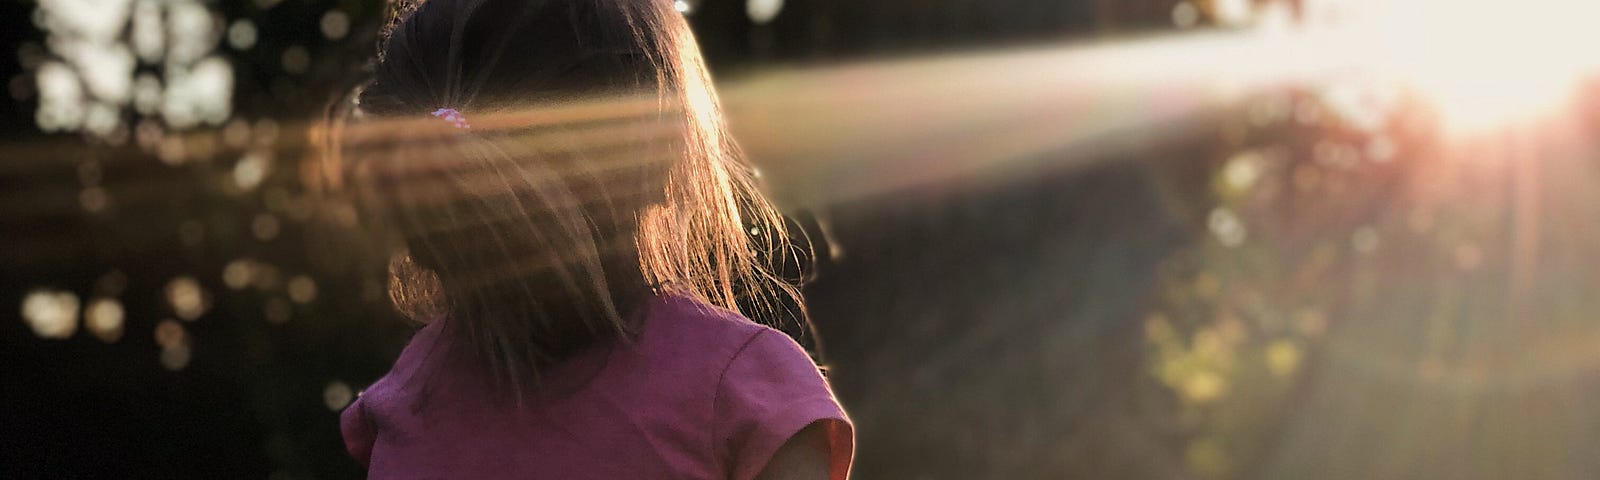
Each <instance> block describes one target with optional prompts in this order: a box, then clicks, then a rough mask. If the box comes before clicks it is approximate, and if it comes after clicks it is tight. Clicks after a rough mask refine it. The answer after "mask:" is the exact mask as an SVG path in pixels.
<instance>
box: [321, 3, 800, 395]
mask: <svg viewBox="0 0 1600 480" xmlns="http://www.w3.org/2000/svg"><path fill="white" fill-rule="evenodd" d="M402 10H403V11H404V14H403V16H402V17H400V18H398V19H397V21H396V22H395V23H394V24H393V26H392V30H391V31H390V32H389V34H388V35H387V38H386V40H385V41H384V42H383V46H382V48H381V56H380V60H379V61H378V63H377V64H376V67H375V70H374V75H373V81H372V82H371V83H370V84H369V85H368V86H366V87H365V88H364V89H363V90H362V91H361V92H360V93H359V95H358V101H359V107H358V109H357V111H356V116H357V117H359V118H356V119H353V120H352V121H351V122H350V124H351V126H350V127H349V128H347V129H345V131H344V132H343V133H341V134H340V135H339V136H340V137H341V144H342V147H341V149H340V151H341V152H342V157H343V159H344V164H345V165H347V166H348V168H349V169H350V173H351V175H352V178H354V179H356V180H357V182H356V184H357V185H358V186H359V188H358V191H359V192H360V197H361V198H362V199H363V200H364V201H363V202H362V204H363V205H365V206H366V207H367V208H366V210H368V211H369V212H370V213H372V215H371V217H372V218H374V219H378V220H383V221H385V223H386V224H388V225H389V226H390V227H392V230H394V231H395V232H397V233H398V234H399V237H400V238H401V239H402V240H403V243H404V247H405V248H406V252H405V253H404V254H402V255H400V256H397V257H396V261H395V262H394V263H393V264H392V266H391V288H390V290H391V291H390V293H391V295H390V296H391V298H392V299H393V300H394V301H395V304H396V306H397V307H399V308H400V309H401V310H402V311H403V312H406V313H407V314H408V315H411V316H413V317H414V318H417V319H418V320H419V321H427V320H429V319H430V318H431V317H435V316H437V317H441V318H447V319H448V321H447V325H448V327H449V328H446V329H444V330H443V332H444V333H442V335H447V336H449V337H450V338H449V339H448V341H449V342H450V344H452V345H456V346H464V347H466V348H467V351H468V352H470V353H472V357H473V358H475V359H476V360H477V361H479V362H481V364H482V365H483V366H484V367H485V368H486V369H487V370H489V371H491V372H493V374H494V376H495V377H496V378H498V379H500V380H502V381H503V383H504V384H505V385H507V386H509V387H510V388H511V390H513V391H524V390H526V389H527V388H528V387H529V386H530V385H531V384H530V383H528V382H529V381H530V380H536V379H537V376H538V374H539V372H540V371H541V370H543V369H544V368H545V367H547V366H549V365H551V364H554V363H555V362H558V361H560V360H562V359H563V358H565V357H566V356H568V355H570V354H571V353H573V352H574V351H576V350H577V349H579V348H583V347H584V346H587V345H591V344H593V343H595V342H598V341H604V340H608V339H619V338H620V339H626V338H627V336H628V333H629V329H630V325H629V324H628V322H627V320H626V315H627V312H628V311H629V310H630V308H631V302H632V301H633V300H635V299H638V298H641V297H642V296H643V294H644V293H645V292H647V291H649V290H652V289H654V290H657V291H658V292H659V291H664V293H669V294H675V295H682V296H688V297H692V298H695V299H698V300H700V301H702V302H705V303H708V304H711V305H716V306H720V307H723V308H727V309H730V310H733V311H736V312H738V311H741V307H743V310H751V309H752V308H753V309H754V310H755V311H745V312H742V313H746V314H748V315H750V316H752V317H757V318H759V317H761V316H764V315H768V314H771V313H773V312H775V311H776V310H777V309H779V308H781V307H780V305H781V304H784V303H789V302H792V303H793V304H795V305H800V301H799V293H798V291H797V290H796V288H795V286H794V285H793V284H792V283H790V282H789V281H786V280H785V279H784V278H781V277H780V276H779V275H778V274H777V273H775V270H776V268H778V266H779V264H780V263H782V262H787V261H789V260H790V259H793V258H796V256H795V255H794V253H795V252H794V251H793V250H794V249H795V247H794V246H793V245H792V244H791V243H790V242H789V238H788V236H787V233H786V231H785V229H784V224H783V222H782V218H781V216H780V215H779V213H778V212H777V211H776V209H774V208H773V206H772V205H771V204H769V203H768V202H767V201H766V200H765V199H764V198H763V197H762V195H761V193H760V192H759V189H758V186H757V181H756V178H755V175H754V173H753V170H752V169H751V168H750V167H749V166H748V165H747V164H746V163H745V162H744V160H743V158H742V156H741V154H740V152H739V149H738V147H737V145H735V143H734V142H733V140H732V139H731V138H729V135H728V133H727V129H726V127H725V126H724V121H723V115H722V111H721V107H720V105H719V101H718V99H717V95H716V92H715V90H714V89H713V88H712V85H711V79H710V75H709V74H708V72H707V71H706V67H705V62H704V60H703V59H702V58H701V56H700V52H699V48H698V47H697V46H696V44H695V40H694V37H693V34H692V33H691V32H690V30H689V27H688V24H687V23H686V22H685V21H684V19H683V18H682V17H681V16H680V15H679V14H678V13H677V12H676V11H674V10H673V8H672V6H671V5H670V2H668V1H666V0H621V1H617V0H428V1H427V2H426V3H423V4H421V5H420V6H417V7H415V8H408V9H402ZM440 109H453V110H455V111H458V112H460V114H461V115H462V116H464V117H465V118H466V122H465V123H466V124H467V125H465V126H464V127H465V128H458V127H457V126H455V125H452V124H451V123H449V122H445V121H441V120H440V119H437V118H432V117H430V114H431V113H433V112H436V111H439V110H440ZM802 317H803V315H802Z"/></svg>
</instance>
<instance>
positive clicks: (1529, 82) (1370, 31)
mask: <svg viewBox="0 0 1600 480" xmlns="http://www.w3.org/2000/svg"><path fill="white" fill-rule="evenodd" d="M1372 3H1373V5H1372V7H1371V8H1370V9H1368V10H1369V11H1366V12H1361V13H1362V18H1364V20H1360V21H1357V22H1355V24H1356V26H1355V27H1354V28H1353V29H1352V30H1351V33H1352V35H1351V37H1352V39H1353V41H1355V42H1357V43H1358V44H1360V45H1362V48H1361V49H1360V51H1358V52H1353V53H1354V54H1355V56H1356V57H1357V58H1365V60H1363V61H1364V62H1371V63H1372V64H1373V65H1374V66H1375V67H1377V68H1376V70H1377V71H1376V72H1375V73H1377V74H1379V75H1383V76H1390V75H1392V76H1395V77H1398V78H1395V80H1398V81H1400V82H1402V83H1403V84H1404V85H1406V86H1408V87H1411V88H1414V89H1415V90H1416V91H1417V92H1418V93H1420V94H1422V95H1423V96H1425V97H1426V98H1428V99H1430V100H1431V101H1432V103H1433V104H1434V106H1435V108H1437V109H1438V112H1439V113H1440V114H1441V117H1442V119H1443V120H1444V122H1445V124H1446V125H1445V126H1446V128H1448V129H1449V130H1450V131H1452V132H1454V133H1480V132H1482V131H1484V130H1487V129H1492V128H1495V127H1502V126H1505V125H1507V124H1510V123H1513V122H1518V121H1524V120H1529V119H1532V118H1534V117H1538V116H1542V115H1545V114H1549V113H1552V112H1553V111H1554V110H1555V109H1557V108H1558V107H1560V106H1561V104H1562V103H1564V101H1565V100H1566V99H1567V97H1568V96H1569V95H1571V94H1572V92H1573V90H1574V88H1575V87H1576V84H1577V82H1578V80H1580V79H1581V78H1582V77H1583V76H1584V75H1586V74H1589V73H1592V72H1593V70H1594V68H1595V66H1596V65H1597V63H1600V62H1597V58H1596V57H1595V56H1594V55H1591V54H1588V53H1587V52H1586V50H1587V49H1588V48H1590V47H1591V46H1592V45H1594V44H1595V42H1596V41H1597V40H1600V30H1597V29H1595V28H1594V27H1593V26H1592V23H1593V22H1594V21H1595V19H1597V18H1600V3H1596V2H1591V1H1584V0H1526V1H1519V2H1505V1H1493V0H1452V1H1430V0H1413V1H1408V2H1372Z"/></svg>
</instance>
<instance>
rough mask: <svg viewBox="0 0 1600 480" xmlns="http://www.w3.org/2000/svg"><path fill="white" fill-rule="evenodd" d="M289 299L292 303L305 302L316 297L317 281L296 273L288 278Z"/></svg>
mask: <svg viewBox="0 0 1600 480" xmlns="http://www.w3.org/2000/svg"><path fill="white" fill-rule="evenodd" d="M288 290H289V300H292V301H294V303H299V304H306V303H311V301H312V300H316V299H317V282H316V281H315V280H312V279H311V277H308V276H305V275H296V276H294V278H290V279H289V286H288Z"/></svg>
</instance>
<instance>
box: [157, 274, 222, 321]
mask: <svg viewBox="0 0 1600 480" xmlns="http://www.w3.org/2000/svg"><path fill="white" fill-rule="evenodd" d="M166 294H167V304H168V305H171V306H172V311H173V313H175V314H177V316H178V318H181V319H184V320H187V321H191V322H192V321H195V320H196V319H198V318H200V316H201V315H204V314H205V313H206V310H207V309H208V308H210V307H211V299H210V294H208V293H206V291H205V289H204V288H202V287H201V286H200V282H199V281H197V280H195V278H194V277H190V276H182V277H178V278H174V279H172V281H170V282H167V289H166Z"/></svg>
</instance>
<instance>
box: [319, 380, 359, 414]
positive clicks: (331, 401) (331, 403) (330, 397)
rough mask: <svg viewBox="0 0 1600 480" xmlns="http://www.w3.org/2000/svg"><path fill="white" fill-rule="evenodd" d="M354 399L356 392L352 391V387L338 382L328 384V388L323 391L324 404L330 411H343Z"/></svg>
mask: <svg viewBox="0 0 1600 480" xmlns="http://www.w3.org/2000/svg"><path fill="white" fill-rule="evenodd" d="M354 399H355V392H353V391H351V390H350V385H348V384H346V383H344V382H341V381H338V380H335V381H332V382H328V386H327V387H323V389H322V404H323V405H327V406H328V410H333V411H335V412H337V411H339V410H343V409H344V407H345V406H346V405H349V404H350V401H351V400H354Z"/></svg>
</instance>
